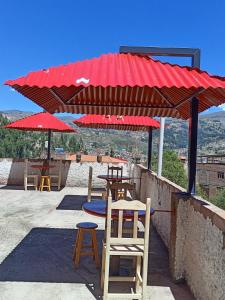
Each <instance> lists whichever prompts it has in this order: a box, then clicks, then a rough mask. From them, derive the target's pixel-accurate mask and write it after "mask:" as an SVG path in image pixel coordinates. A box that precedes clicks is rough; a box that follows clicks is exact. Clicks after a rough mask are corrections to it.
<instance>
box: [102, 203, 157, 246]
mask: <svg viewBox="0 0 225 300" xmlns="http://www.w3.org/2000/svg"><path fill="white" fill-rule="evenodd" d="M150 208H151V199H150V198H147V201H146V203H143V202H141V201H139V200H132V201H127V200H124V199H122V200H118V201H115V202H112V197H109V198H108V209H107V227H106V248H107V250H109V247H110V245H119V244H123V245H124V244H126V245H144V251H145V250H147V249H148V242H149V226H150ZM112 210H118V234H117V237H112V236H111V232H112V230H111V229H112V228H111V227H112ZM124 210H129V211H133V214H134V217H133V237H131V238H125V237H123V223H124V222H123V221H124V219H123V213H124ZM139 210H145V233H144V238H138V211H139Z"/></svg>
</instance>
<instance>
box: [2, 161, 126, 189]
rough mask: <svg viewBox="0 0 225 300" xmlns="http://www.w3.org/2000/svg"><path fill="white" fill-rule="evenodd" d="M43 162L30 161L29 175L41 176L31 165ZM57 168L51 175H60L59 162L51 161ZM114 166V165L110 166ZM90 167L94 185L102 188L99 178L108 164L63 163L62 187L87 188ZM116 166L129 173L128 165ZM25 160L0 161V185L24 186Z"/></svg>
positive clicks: (105, 172) (52, 170)
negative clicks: (90, 167)
mask: <svg viewBox="0 0 225 300" xmlns="http://www.w3.org/2000/svg"><path fill="white" fill-rule="evenodd" d="M42 163H43V160H37V159H35V160H30V162H29V167H28V173H29V174H40V171H39V170H37V169H34V168H32V167H31V165H35V164H42ZM51 164H52V165H54V166H55V167H54V168H52V169H50V174H58V170H59V168H58V161H51ZM110 165H112V164H110ZM89 166H92V167H93V184H94V185H96V186H101V185H102V184H103V183H104V181H103V180H102V179H99V178H97V176H98V175H100V174H107V169H108V164H107V163H97V162H94V163H88V162H84V163H82V162H81V163H77V162H75V161H69V160H63V161H62V185H66V186H80V187H87V184H88V173H89ZM116 166H123V174H124V175H127V173H128V164H126V163H121V164H116ZM23 178H24V160H23V159H0V184H1V185H18V186H20V185H21V186H22V185H23V180H24V179H23Z"/></svg>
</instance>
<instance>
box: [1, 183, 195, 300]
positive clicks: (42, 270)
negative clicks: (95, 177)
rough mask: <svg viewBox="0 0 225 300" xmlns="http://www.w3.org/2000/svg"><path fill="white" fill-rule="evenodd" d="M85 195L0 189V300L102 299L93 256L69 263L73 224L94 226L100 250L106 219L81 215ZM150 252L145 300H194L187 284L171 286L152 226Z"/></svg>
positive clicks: (161, 246)
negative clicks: (85, 223)
mask: <svg viewBox="0 0 225 300" xmlns="http://www.w3.org/2000/svg"><path fill="white" fill-rule="evenodd" d="M86 194H87V189H85V188H64V189H62V190H61V191H60V192H58V191H52V192H36V191H26V192H25V191H23V190H18V189H16V188H12V189H10V188H8V187H1V188H0V237H1V242H0V300H26V299H32V300H39V299H41V300H50V299H57V300H62V299H63V300H70V299H79V300H83V299H90V300H91V299H101V290H100V285H99V278H100V275H99V274H100V273H99V270H97V269H96V268H95V266H94V264H93V263H92V261H91V258H90V257H83V258H82V259H81V263H80V267H79V268H78V269H76V270H75V269H74V267H73V263H72V252H73V245H74V241H75V237H76V229H75V228H76V223H78V222H81V221H93V222H96V223H97V224H98V225H99V227H98V232H97V237H98V241H99V248H100V246H101V239H102V236H103V229H104V219H103V218H98V217H95V216H91V215H89V214H87V213H85V212H83V211H82V208H81V207H82V203H83V202H84V201H86V196H85V195H86ZM149 251H150V256H149V278H148V285H149V286H148V295H149V299H151V300H158V299H160V300H173V299H176V300H178V299H179V300H181V299H182V300H192V299H194V297H193V296H192V295H191V293H190V291H189V289H188V287H187V286H186V285H185V284H174V283H173V282H172V279H171V276H170V273H169V261H168V253H167V250H166V248H165V246H164V244H163V243H162V241H161V239H160V237H159V236H158V234H157V232H156V231H155V229H154V228H153V227H151V236H150V248H149ZM124 268H125V266H124ZM112 288H113V289H118V288H119V289H120V290H125V289H126V287H125V286H123V285H122V284H120V285H119V286H113V287H112Z"/></svg>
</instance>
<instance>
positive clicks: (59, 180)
mask: <svg viewBox="0 0 225 300" xmlns="http://www.w3.org/2000/svg"><path fill="white" fill-rule="evenodd" d="M60 188H61V178H60V177H59V179H58V191H59V190H60Z"/></svg>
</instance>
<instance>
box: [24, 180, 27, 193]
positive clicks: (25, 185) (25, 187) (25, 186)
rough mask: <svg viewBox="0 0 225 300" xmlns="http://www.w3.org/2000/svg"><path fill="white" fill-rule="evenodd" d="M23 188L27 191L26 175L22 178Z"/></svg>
mask: <svg viewBox="0 0 225 300" xmlns="http://www.w3.org/2000/svg"><path fill="white" fill-rule="evenodd" d="M24 190H25V191H27V177H25V178H24Z"/></svg>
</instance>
